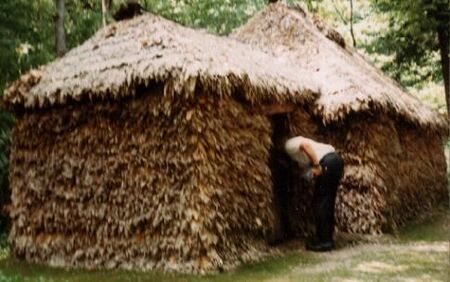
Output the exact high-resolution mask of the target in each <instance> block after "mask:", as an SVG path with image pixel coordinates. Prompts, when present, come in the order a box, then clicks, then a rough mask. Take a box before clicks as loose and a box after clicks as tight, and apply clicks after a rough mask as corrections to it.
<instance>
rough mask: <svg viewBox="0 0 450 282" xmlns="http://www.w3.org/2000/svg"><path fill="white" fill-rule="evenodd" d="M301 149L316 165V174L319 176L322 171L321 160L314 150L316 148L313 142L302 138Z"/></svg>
mask: <svg viewBox="0 0 450 282" xmlns="http://www.w3.org/2000/svg"><path fill="white" fill-rule="evenodd" d="M299 150H302V151H303V152H305V154H306V155H307V156H308V158H309V160H310V162H311V163H312V165H313V166H314V168H313V174H314V176H319V175H320V174H321V173H322V167H321V166H320V163H319V161H320V160H319V159H318V157H317V155H316V152H314V149H313V148H312V146H311V144H310V143H309V142H308V141H307V140H302V142H301V143H300V146H299Z"/></svg>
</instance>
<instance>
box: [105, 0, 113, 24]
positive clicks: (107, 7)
mask: <svg viewBox="0 0 450 282" xmlns="http://www.w3.org/2000/svg"><path fill="white" fill-rule="evenodd" d="M112 1H113V0H102V22H103V26H106V25H107V24H108V18H109V14H110V11H111V6H112Z"/></svg>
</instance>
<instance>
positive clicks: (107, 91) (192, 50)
mask: <svg viewBox="0 0 450 282" xmlns="http://www.w3.org/2000/svg"><path fill="white" fill-rule="evenodd" d="M155 81H156V82H158V81H162V82H164V83H165V88H164V94H165V95H169V96H174V95H180V96H184V97H192V96H193V95H194V94H195V92H196V91H195V90H196V88H197V87H198V86H201V88H202V89H203V90H204V91H205V92H208V93H214V95H217V96H219V97H225V96H231V95H232V94H234V93H236V92H241V94H242V95H243V98H245V99H246V100H248V101H255V100H271V101H273V100H278V101H286V100H290V101H293V102H301V101H302V100H304V99H308V98H312V97H313V95H312V94H313V93H312V92H317V86H316V85H315V84H314V83H313V81H312V80H311V79H310V78H308V77H307V76H306V75H304V74H303V73H302V72H301V71H300V72H299V71H298V70H297V69H296V68H294V67H292V65H291V64H289V62H288V61H286V60H284V59H275V58H273V57H270V56H268V55H267V54H265V53H263V52H261V51H256V50H253V49H251V48H250V47H249V46H246V45H245V44H242V43H240V42H237V41H235V40H231V39H227V38H221V37H217V36H214V35H210V34H207V33H205V32H201V31H196V30H193V29H189V28H185V27H182V26H180V25H178V24H176V23H174V22H171V21H168V20H165V19H163V18H161V17H158V16H155V15H152V14H146V15H143V16H140V17H138V18H135V19H132V20H129V21H123V22H118V23H115V24H112V25H110V26H107V27H105V28H103V29H102V30H100V31H99V32H97V34H96V35H95V36H94V37H93V38H91V39H90V40H88V41H87V42H85V43H84V44H83V45H81V46H79V47H77V48H75V49H73V50H72V51H70V52H69V53H67V54H66V55H65V56H64V57H63V58H61V59H58V60H56V61H55V62H53V63H50V64H49V65H47V66H45V67H43V68H41V69H40V70H35V71H32V72H30V73H28V74H26V75H24V76H22V77H21V79H19V80H18V81H16V82H15V83H13V84H12V85H11V86H10V87H9V88H8V89H7V90H6V91H5V95H4V96H5V97H4V99H5V101H6V103H7V104H9V105H11V106H14V105H21V106H24V107H26V108H32V107H45V106H46V105H55V104H65V103H66V102H67V100H81V99H83V98H84V97H88V98H90V99H93V98H103V99H106V98H112V99H118V98H120V97H125V96H129V95H133V94H134V93H135V89H136V86H137V85H148V84H149V83H152V82H155ZM301 94H304V95H301Z"/></svg>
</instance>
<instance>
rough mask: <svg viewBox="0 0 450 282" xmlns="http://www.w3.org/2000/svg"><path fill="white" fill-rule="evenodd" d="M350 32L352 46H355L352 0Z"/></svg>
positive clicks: (351, 3)
mask: <svg viewBox="0 0 450 282" xmlns="http://www.w3.org/2000/svg"><path fill="white" fill-rule="evenodd" d="M350 34H351V35H352V40H353V47H355V48H356V39H355V33H354V32H353V0H350Z"/></svg>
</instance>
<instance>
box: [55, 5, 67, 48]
mask: <svg viewBox="0 0 450 282" xmlns="http://www.w3.org/2000/svg"><path fill="white" fill-rule="evenodd" d="M55 6H56V11H55V15H54V18H53V21H54V23H55V46H56V55H57V56H62V55H64V54H65V53H66V49H67V48H66V32H65V29H64V14H65V10H66V7H65V2H64V0H55Z"/></svg>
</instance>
